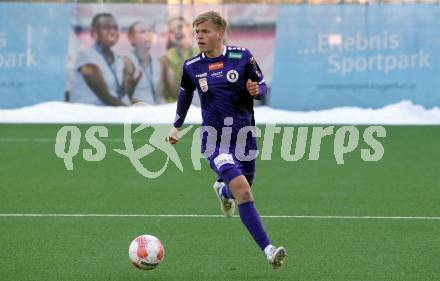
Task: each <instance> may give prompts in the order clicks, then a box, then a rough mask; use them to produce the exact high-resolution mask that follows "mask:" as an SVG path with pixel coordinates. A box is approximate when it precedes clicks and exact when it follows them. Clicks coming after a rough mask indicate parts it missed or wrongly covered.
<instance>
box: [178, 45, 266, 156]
mask: <svg viewBox="0 0 440 281" xmlns="http://www.w3.org/2000/svg"><path fill="white" fill-rule="evenodd" d="M248 79H251V80H252V81H254V82H258V83H259V90H260V91H259V95H258V96H257V97H255V99H263V98H264V97H265V95H266V93H267V86H266V83H265V81H264V77H263V74H262V73H261V70H260V68H259V66H258V64H257V63H256V61H255V59H254V57H253V56H252V54H251V53H250V52H249V51H248V50H247V49H245V48H239V47H232V46H227V47H225V48H224V51H223V53H222V55H221V56H219V57H217V58H208V57H206V56H205V54H204V53H201V54H199V55H197V56H195V57H193V58H191V59H188V60H187V61H185V63H184V65H183V74H182V81H181V88H180V94H179V100H178V105H177V116H178V118H176V121H175V123H174V126H175V127H176V128H179V127H181V126H182V125H183V122H184V119H185V117H186V113H187V111H188V109H189V106H190V104H191V101H192V95H193V94H192V93H193V92H194V90H195V89H197V92H198V93H199V96H200V102H201V108H202V119H203V123H202V125H203V126H211V127H213V128H215V130H216V131H217V142H216V147H215V149H216V150H218V149H219V144H220V140H221V134H222V128H223V127H226V126H225V119H226V118H228V117H229V118H228V119H226V120H228V121H226V123H227V124H226V125H230V122H231V117H232V122H233V124H232V125H230V127H231V128H232V133H231V142H230V148H231V150H230V151H231V153H233V152H232V149H233V148H235V146H236V141H237V134H238V132H239V131H240V129H241V128H243V127H246V126H254V125H255V120H254V110H253V105H254V97H252V96H251V95H250V94H249V92H248V91H247V89H246V81H247V80H248ZM205 148H206V137H204V138H203V141H202V150H205ZM248 149H256V141H255V138H254V137H252V136H251V134H250V133H249V134H248V138H247V141H246V150H248Z"/></svg>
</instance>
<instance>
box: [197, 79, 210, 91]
mask: <svg viewBox="0 0 440 281" xmlns="http://www.w3.org/2000/svg"><path fill="white" fill-rule="evenodd" d="M199 85H200V89H201V90H202V91H203V92H204V93H206V92H207V91H208V79H207V78H206V77H205V78H200V79H199Z"/></svg>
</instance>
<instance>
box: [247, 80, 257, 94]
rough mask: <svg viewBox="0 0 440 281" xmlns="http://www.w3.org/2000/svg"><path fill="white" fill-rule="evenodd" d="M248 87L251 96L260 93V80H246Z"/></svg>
mask: <svg viewBox="0 0 440 281" xmlns="http://www.w3.org/2000/svg"><path fill="white" fill-rule="evenodd" d="M246 89H247V91H248V92H249V94H251V96H253V97H255V96H257V95H258V94H259V93H260V87H258V82H252V80H251V79H248V80H247V82H246Z"/></svg>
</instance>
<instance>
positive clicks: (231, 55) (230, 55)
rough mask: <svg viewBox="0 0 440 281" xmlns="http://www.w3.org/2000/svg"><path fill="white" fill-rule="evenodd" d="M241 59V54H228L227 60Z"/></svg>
mask: <svg viewBox="0 0 440 281" xmlns="http://www.w3.org/2000/svg"><path fill="white" fill-rule="evenodd" d="M242 57H243V54H242V53H234V52H229V55H228V58H230V59H241V58H242Z"/></svg>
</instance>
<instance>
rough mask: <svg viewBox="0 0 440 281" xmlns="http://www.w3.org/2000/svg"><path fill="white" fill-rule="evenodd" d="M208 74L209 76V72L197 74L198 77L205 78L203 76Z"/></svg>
mask: <svg viewBox="0 0 440 281" xmlns="http://www.w3.org/2000/svg"><path fill="white" fill-rule="evenodd" d="M206 76H208V73H206V72H205V73H200V74H196V78H203V77H206Z"/></svg>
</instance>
